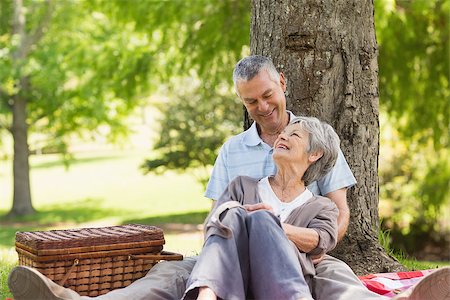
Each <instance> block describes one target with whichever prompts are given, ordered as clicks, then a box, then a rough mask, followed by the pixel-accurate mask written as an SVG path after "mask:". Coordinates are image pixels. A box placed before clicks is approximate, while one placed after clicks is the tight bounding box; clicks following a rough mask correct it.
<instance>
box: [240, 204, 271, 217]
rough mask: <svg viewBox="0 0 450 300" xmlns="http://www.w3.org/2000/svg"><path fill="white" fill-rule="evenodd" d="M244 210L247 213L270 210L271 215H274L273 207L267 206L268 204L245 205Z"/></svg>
mask: <svg viewBox="0 0 450 300" xmlns="http://www.w3.org/2000/svg"><path fill="white" fill-rule="evenodd" d="M244 208H245V209H246V210H247V211H257V210H261V209H264V210H268V211H270V212H271V213H273V214H274V211H273V208H272V206H270V205H269V204H267V203H257V204H245V205H244Z"/></svg>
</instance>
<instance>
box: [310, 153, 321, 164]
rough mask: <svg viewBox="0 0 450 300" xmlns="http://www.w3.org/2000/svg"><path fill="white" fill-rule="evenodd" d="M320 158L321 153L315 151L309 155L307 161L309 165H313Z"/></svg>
mask: <svg viewBox="0 0 450 300" xmlns="http://www.w3.org/2000/svg"><path fill="white" fill-rule="evenodd" d="M322 156H323V151H317V152H314V153H311V154H310V155H309V157H308V160H309V162H310V163H315V162H316V161H318V160H319V158H321V157H322Z"/></svg>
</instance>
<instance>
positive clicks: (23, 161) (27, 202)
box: [9, 0, 35, 216]
mask: <svg viewBox="0 0 450 300" xmlns="http://www.w3.org/2000/svg"><path fill="white" fill-rule="evenodd" d="M13 34H14V35H17V36H18V38H19V45H18V47H17V49H16V50H15V52H14V53H13V54H12V55H13V64H14V68H15V69H16V70H17V74H18V79H17V80H16V84H17V90H18V92H17V93H16V94H15V95H14V96H13V97H12V99H13V104H12V111H13V121H12V126H11V133H12V136H13V140H14V160H13V178H14V192H13V206H12V208H11V211H10V212H9V215H10V216H16V215H27V214H32V213H34V212H35V210H34V208H33V205H32V202H31V191H30V166H29V161H28V159H29V148H28V125H27V108H26V106H27V101H26V98H25V97H24V95H27V94H28V93H27V89H28V84H27V80H26V78H25V77H22V75H21V72H20V71H21V66H22V64H23V61H24V58H25V56H26V52H27V49H26V48H28V47H29V46H27V42H26V40H27V37H26V33H25V12H24V7H23V3H22V0H15V1H14V20H13Z"/></svg>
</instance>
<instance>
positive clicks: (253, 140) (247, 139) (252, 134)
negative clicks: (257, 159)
mask: <svg viewBox="0 0 450 300" xmlns="http://www.w3.org/2000/svg"><path fill="white" fill-rule="evenodd" d="M287 112H288V114H289V121H291V120H292V119H293V118H295V115H294V114H293V113H292V112H291V111H289V110H288V111H287ZM242 141H243V142H244V144H245V145H247V146H257V145H259V144H261V143H263V140H262V139H261V137H260V136H259V134H258V128H257V127H256V122H253V124H252V125H251V126H250V128H249V129H247V130H246V131H244V137H243V138H242Z"/></svg>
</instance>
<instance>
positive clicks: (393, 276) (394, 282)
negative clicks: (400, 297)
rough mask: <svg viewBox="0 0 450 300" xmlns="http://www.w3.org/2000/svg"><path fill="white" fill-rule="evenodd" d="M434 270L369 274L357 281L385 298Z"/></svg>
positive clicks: (398, 292) (397, 292)
mask: <svg viewBox="0 0 450 300" xmlns="http://www.w3.org/2000/svg"><path fill="white" fill-rule="evenodd" d="M435 270H436V269H431V270H420V271H410V272H396V273H378V274H369V275H364V276H359V279H360V280H361V282H362V283H363V284H364V285H365V286H366V287H367V288H368V289H369V290H371V291H372V292H375V293H377V294H380V295H383V296H386V297H394V296H395V295H397V294H400V293H401V292H403V291H405V290H407V289H408V288H410V287H411V286H413V285H415V284H416V283H417V282H419V281H420V280H421V279H422V278H423V277H424V276H425V275H428V274H430V273H432V272H433V271H435Z"/></svg>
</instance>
